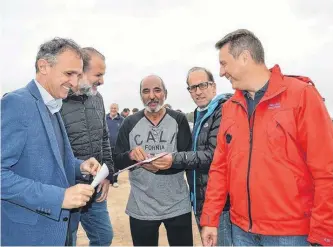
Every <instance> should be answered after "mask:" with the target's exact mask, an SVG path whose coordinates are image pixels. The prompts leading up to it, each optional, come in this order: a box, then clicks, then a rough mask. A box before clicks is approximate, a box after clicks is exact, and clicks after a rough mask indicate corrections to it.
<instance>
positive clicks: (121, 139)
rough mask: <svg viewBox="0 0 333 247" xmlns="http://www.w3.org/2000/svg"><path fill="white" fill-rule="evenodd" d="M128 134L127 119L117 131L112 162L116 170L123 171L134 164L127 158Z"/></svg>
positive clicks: (128, 147) (128, 151)
mask: <svg viewBox="0 0 333 247" xmlns="http://www.w3.org/2000/svg"><path fill="white" fill-rule="evenodd" d="M129 132H130V131H129V121H128V118H126V119H125V120H124V121H123V124H122V125H121V127H120V129H119V133H118V137H117V141H116V148H115V153H114V161H115V165H116V167H117V168H118V169H124V168H126V167H128V166H130V165H133V164H134V163H135V162H134V161H133V160H131V159H130V157H129V154H130V152H131V150H130V143H129Z"/></svg>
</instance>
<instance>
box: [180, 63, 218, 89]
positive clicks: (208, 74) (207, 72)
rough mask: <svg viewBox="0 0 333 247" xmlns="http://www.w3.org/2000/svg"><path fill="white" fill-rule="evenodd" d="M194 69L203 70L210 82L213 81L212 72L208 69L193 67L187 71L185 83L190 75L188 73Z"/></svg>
mask: <svg viewBox="0 0 333 247" xmlns="http://www.w3.org/2000/svg"><path fill="white" fill-rule="evenodd" d="M194 71H204V72H205V73H206V75H207V77H208V80H209V81H211V82H215V81H214V76H213V74H212V72H210V71H209V70H208V69H206V68H204V67H193V68H191V69H190V70H189V71H188V72H187V78H186V83H187V85H188V79H189V77H190V74H191V73H192V72H194Z"/></svg>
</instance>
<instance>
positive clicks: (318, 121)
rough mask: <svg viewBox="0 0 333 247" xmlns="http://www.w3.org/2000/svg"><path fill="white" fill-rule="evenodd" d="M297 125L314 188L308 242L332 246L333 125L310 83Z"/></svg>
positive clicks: (304, 93) (303, 98) (301, 105)
mask: <svg viewBox="0 0 333 247" xmlns="http://www.w3.org/2000/svg"><path fill="white" fill-rule="evenodd" d="M319 126H320V127H319ZM297 128H298V129H297V131H298V137H299V141H300V145H301V148H302V149H303V151H304V153H305V154H306V156H305V157H306V163H307V165H308V168H309V170H310V173H311V175H312V177H313V182H314V188H315V189H314V191H315V192H314V204H313V208H312V214H311V220H310V233H309V237H308V241H309V242H310V243H319V244H321V245H332V244H333V210H332V209H333V126H332V120H331V119H330V116H329V114H328V112H327V110H326V107H325V105H324V103H323V101H322V97H321V96H320V95H319V93H318V91H317V90H316V89H315V88H314V87H313V86H310V85H309V86H307V87H306V88H305V89H304V91H303V95H302V97H301V102H300V105H299V108H298V115H297Z"/></svg>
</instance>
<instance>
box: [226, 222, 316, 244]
mask: <svg viewBox="0 0 333 247" xmlns="http://www.w3.org/2000/svg"><path fill="white" fill-rule="evenodd" d="M306 239H307V236H270V235H261V234H255V233H250V232H245V231H243V230H242V229H241V228H239V227H238V226H236V225H234V224H232V241H233V244H234V246H310V244H309V242H307V241H306Z"/></svg>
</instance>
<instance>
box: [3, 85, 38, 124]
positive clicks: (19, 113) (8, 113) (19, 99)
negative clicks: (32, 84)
mask: <svg viewBox="0 0 333 247" xmlns="http://www.w3.org/2000/svg"><path fill="white" fill-rule="evenodd" d="M35 102H36V99H35V98H34V97H33V96H32V95H31V94H30V92H29V90H28V89H26V88H21V89H18V90H15V91H13V92H10V93H7V94H6V95H5V96H4V97H3V98H2V99H1V115H2V118H3V117H9V118H11V119H16V118H17V119H21V120H20V122H22V123H27V122H28V120H29V119H30V116H31V114H30V113H31V112H32V111H33V109H35V108H36V103H35Z"/></svg>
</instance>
